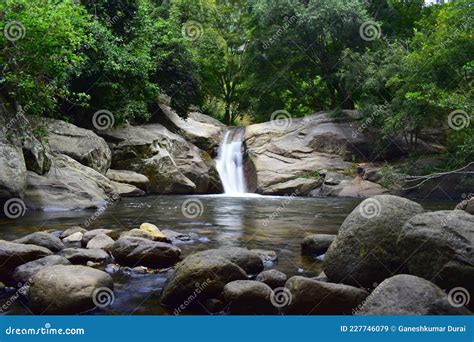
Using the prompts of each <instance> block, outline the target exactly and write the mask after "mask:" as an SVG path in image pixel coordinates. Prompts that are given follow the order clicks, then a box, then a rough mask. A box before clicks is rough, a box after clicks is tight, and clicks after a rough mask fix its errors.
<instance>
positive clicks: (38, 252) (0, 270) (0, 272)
mask: <svg viewBox="0 0 474 342" xmlns="http://www.w3.org/2000/svg"><path fill="white" fill-rule="evenodd" d="M52 254H53V253H52V252H51V251H50V250H49V249H47V248H44V247H40V246H35V245H24V244H21V243H14V242H8V241H2V240H0V281H2V282H4V283H5V284H7V285H9V284H11V283H12V281H13V279H12V278H11V276H12V275H13V272H14V270H15V268H17V267H18V266H20V265H23V264H25V263H27V262H29V261H33V260H36V259H40V258H43V257H46V256H48V255H52Z"/></svg>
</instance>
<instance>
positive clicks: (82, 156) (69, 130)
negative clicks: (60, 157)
mask: <svg viewBox="0 0 474 342" xmlns="http://www.w3.org/2000/svg"><path fill="white" fill-rule="evenodd" d="M44 121H45V123H46V125H47V129H48V144H49V147H50V149H51V151H52V152H56V153H60V154H65V155H67V156H69V157H71V158H72V159H74V160H77V161H78V162H79V163H81V164H82V165H85V166H88V167H90V168H92V169H94V170H96V171H97V172H100V173H101V174H105V173H106V171H107V170H108V169H109V167H110V163H111V159H112V153H111V151H110V148H109V146H107V143H106V142H105V140H104V139H102V138H101V137H99V136H97V134H95V133H94V132H92V131H90V130H87V129H84V128H79V127H77V126H74V125H73V124H70V123H67V122H64V121H61V120H54V119H44Z"/></svg>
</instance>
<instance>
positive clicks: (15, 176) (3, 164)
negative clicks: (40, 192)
mask: <svg viewBox="0 0 474 342" xmlns="http://www.w3.org/2000/svg"><path fill="white" fill-rule="evenodd" d="M0 134H1V132H0ZM0 170H1V172H0V205H1V208H2V209H3V204H4V202H5V201H6V200H9V199H11V198H22V197H23V193H24V192H25V189H26V165H25V159H24V158H23V153H22V150H21V147H19V146H16V145H14V144H11V143H8V142H6V141H3V139H1V137H0ZM3 214H4V212H3V210H0V215H3Z"/></svg>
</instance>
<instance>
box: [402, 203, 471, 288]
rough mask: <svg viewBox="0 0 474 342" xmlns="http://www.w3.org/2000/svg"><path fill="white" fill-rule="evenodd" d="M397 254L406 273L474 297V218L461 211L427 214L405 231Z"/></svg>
mask: <svg viewBox="0 0 474 342" xmlns="http://www.w3.org/2000/svg"><path fill="white" fill-rule="evenodd" d="M397 251H398V253H399V255H400V257H401V258H403V260H405V266H406V270H407V273H409V274H413V275H416V276H418V277H422V278H425V279H428V280H430V281H431V282H433V283H435V284H437V285H438V286H439V287H441V288H443V289H451V288H455V287H463V288H466V289H467V290H468V291H469V292H470V293H474V216H472V215H471V214H468V213H466V212H464V211H461V210H443V211H435V212H428V213H424V214H420V215H416V216H414V217H412V218H411V219H410V220H409V221H408V222H407V223H406V224H405V225H404V227H403V229H402V230H401V233H400V237H399V239H398V245H397Z"/></svg>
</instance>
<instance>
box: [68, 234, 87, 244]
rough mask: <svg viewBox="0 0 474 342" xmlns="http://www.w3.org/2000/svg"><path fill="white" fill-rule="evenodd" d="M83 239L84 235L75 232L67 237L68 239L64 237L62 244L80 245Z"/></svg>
mask: <svg viewBox="0 0 474 342" xmlns="http://www.w3.org/2000/svg"><path fill="white" fill-rule="evenodd" d="M83 237H84V234H82V233H81V232H77V233H73V234H71V235H69V236H68V237H65V238H64V239H63V242H64V243H67V244H80V243H81V241H82V238H83Z"/></svg>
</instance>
